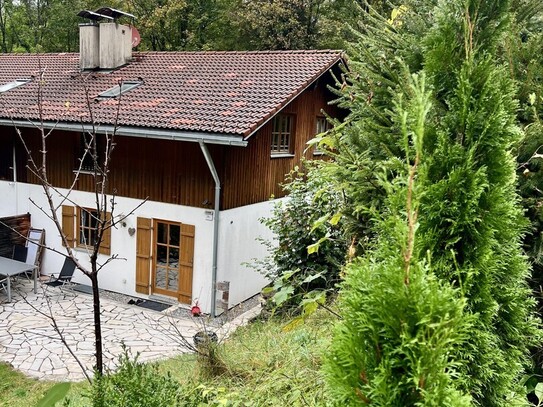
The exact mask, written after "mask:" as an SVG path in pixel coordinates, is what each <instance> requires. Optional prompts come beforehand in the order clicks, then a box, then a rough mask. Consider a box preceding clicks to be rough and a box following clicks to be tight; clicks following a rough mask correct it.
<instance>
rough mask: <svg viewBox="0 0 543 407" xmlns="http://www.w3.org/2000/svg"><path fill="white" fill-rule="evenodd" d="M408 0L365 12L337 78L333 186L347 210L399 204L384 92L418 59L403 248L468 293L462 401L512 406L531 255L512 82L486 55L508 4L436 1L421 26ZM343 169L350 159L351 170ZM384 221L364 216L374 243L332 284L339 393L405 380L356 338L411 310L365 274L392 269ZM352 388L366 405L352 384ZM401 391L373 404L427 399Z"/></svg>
mask: <svg viewBox="0 0 543 407" xmlns="http://www.w3.org/2000/svg"><path fill="white" fill-rule="evenodd" d="M429 3H431V2H429ZM416 11H417V10H413V9H404V11H403V12H404V13H405V15H404V16H401V17H399V18H400V19H399V20H396V21H395V20H394V19H390V20H389V21H388V23H387V24H382V21H383V20H382V19H379V17H377V16H372V17H370V18H368V21H369V23H370V24H369V26H368V31H367V33H365V34H364V35H363V39H364V40H368V41H369V42H368V43H364V47H365V49H362V51H361V53H362V54H363V55H364V57H365V58H364V59H358V61H357V62H355V64H353V66H354V68H355V69H354V71H355V74H354V75H351V76H350V78H351V83H350V84H349V85H348V86H344V93H345V94H346V95H347V98H345V99H344V101H346V102H345V104H347V105H350V106H351V107H352V112H353V113H352V114H351V116H350V122H348V124H347V125H346V126H345V127H343V128H340V131H341V133H342V134H340V136H339V137H338V138H337V139H336V140H335V143H334V147H335V148H337V151H338V152H337V156H336V158H337V160H338V162H339V165H338V167H339V168H340V169H339V170H338V175H339V177H340V178H342V186H347V190H348V195H349V196H350V197H351V199H352V207H351V208H348V209H350V210H351V213H353V214H354V217H355V218H356V217H357V216H358V218H359V219H360V218H362V219H363V218H364V216H366V213H367V211H365V210H364V209H365V208H368V207H369V208H372V209H373V213H374V215H373V218H375V213H377V218H378V219H387V216H390V215H391V214H394V213H397V211H398V209H397V207H396V209H395V210H391V207H392V206H391V199H390V197H389V195H390V194H391V192H394V190H391V188H389V187H388V185H389V183H392V184H393V185H395V184H397V183H398V179H403V178H402V171H401V168H403V166H405V165H406V162H407V163H410V161H409V160H407V161H406V159H405V150H404V149H402V146H403V145H404V144H403V140H402V138H401V137H398V125H397V121H395V120H394V115H393V114H392V113H391V112H392V109H391V106H390V103H391V102H390V101H391V100H394V95H395V94H402V93H406V91H405V90H406V86H407V85H406V84H407V83H408V82H407V81H406V80H405V77H402V75H401V72H402V71H401V69H400V67H401V65H402V63H404V64H406V65H407V66H408V67H409V69H410V70H411V71H412V72H417V71H419V70H422V71H423V72H424V73H425V74H426V76H427V78H428V82H430V87H431V90H432V94H431V100H432V104H433V110H432V111H431V113H430V114H429V115H428V116H427V118H426V131H425V141H424V144H423V147H422V150H421V151H422V153H421V155H422V157H423V158H424V162H425V167H424V176H422V170H421V176H420V179H418V180H417V185H418V186H417V189H418V191H419V192H418V197H419V207H418V214H419V216H418V225H417V239H416V241H415V245H414V252H413V253H414V255H413V259H414V261H415V262H417V261H421V260H420V259H424V258H427V259H429V260H428V263H426V266H425V267H426V268H425V270H426V272H425V273H424V277H423V280H428V281H432V280H433V279H434V278H437V279H439V281H440V283H439V284H440V285H439V287H440V289H441V290H445V291H446V288H447V287H448V286H447V284H451V285H452V286H453V287H457V289H456V290H455V291H454V295H457V298H458V301H460V302H464V301H465V304H466V307H465V309H464V312H465V313H466V314H467V315H468V316H469V318H474V323H473V327H472V328H471V330H470V335H469V338H468V339H467V341H466V342H464V343H462V345H461V348H455V349H456V350H455V351H452V352H451V353H449V356H450V357H451V362H452V363H453V366H454V367H456V368H457V369H454V368H453V371H452V372H450V373H451V376H450V377H454V386H455V387H454V388H455V389H457V390H458V391H460V392H461V393H462V392H464V393H469V394H470V395H471V397H472V398H473V405H477V406H485V407H486V406H489V407H490V406H504V407H505V406H511V405H514V403H516V402H518V403H520V405H522V404H523V398H524V394H523V393H524V392H523V389H522V388H521V386H520V378H521V375H522V373H523V371H524V368H525V367H526V366H527V365H528V363H529V358H528V355H529V352H528V349H529V347H530V346H531V345H533V344H534V343H535V339H536V337H537V336H538V335H539V331H538V329H537V324H536V322H535V318H534V317H533V315H532V309H533V300H532V298H531V297H530V292H529V289H528V287H527V284H526V280H527V278H528V276H529V268H528V264H527V262H526V259H525V257H524V255H523V254H522V251H521V246H520V239H521V235H522V232H523V227H524V226H525V221H524V220H523V217H522V211H521V209H520V206H519V198H518V196H517V194H516V191H515V182H516V178H515V163H514V158H513V156H512V155H511V149H512V148H513V146H514V145H515V144H516V143H518V141H519V140H520V138H521V136H522V132H521V130H520V129H519V128H518V127H517V126H516V124H515V123H516V109H517V103H516V101H515V88H514V86H513V85H514V84H513V83H512V81H511V79H510V76H509V75H508V72H507V71H506V70H505V69H504V67H503V66H501V65H500V63H499V59H498V57H497V49H498V44H499V41H500V40H501V39H502V38H503V36H504V33H505V32H506V30H507V29H508V22H509V18H510V3H509V1H505V0H496V1H471V0H451V1H447V2H445V1H442V2H439V3H437V6H436V8H435V9H434V10H433V11H432V12H431V13H430V14H429V15H431V16H432V17H431V18H432V22H431V29H430V30H428V31H427V32H426V30H423V29H421V27H423V26H427V25H428V23H421V19H420V14H418V15H417V13H416ZM396 15H398V14H396ZM397 18H398V17H397ZM379 34H380V35H379ZM355 58H356V57H355ZM346 152H347V153H346ZM346 163H347V165H346ZM411 164H412V162H411ZM370 166H371V167H370ZM382 166H386V168H387V170H388V171H387V172H386V175H385V176H383V175H380V176H376V175H375V174H376V171H375V169H374V168H380V167H382ZM341 168H345V169H347V168H350V169H351V170H352V169H355V170H356V171H354V173H353V174H352V175H351V174H349V173H348V171H343V170H342V169H341ZM368 168H371V170H369V169H368ZM377 174H378V172H377ZM359 180H362V181H364V182H361V183H359V182H358V181H359ZM384 181H386V182H384ZM408 213H409V211H408ZM366 219H367V216H366ZM382 223H383V221H379V222H377V223H376V225H377V227H370V228H367V230H364V229H362V228H361V230H362V232H365V233H367V234H368V235H369V236H370V240H371V239H375V240H376V242H377V243H376V246H375V249H374V250H372V251H370V252H369V254H368V255H367V256H366V257H364V260H360V261H359V262H358V263H357V265H356V266H352V267H350V268H349V271H348V277H347V279H346V282H345V287H344V290H343V293H342V294H341V297H342V309H343V310H344V314H345V318H346V320H345V322H344V323H342V324H341V325H340V327H339V328H338V330H337V332H336V336H335V338H334V345H333V358H331V359H330V362H329V365H328V366H329V367H328V371H329V372H330V373H329V374H330V378H331V382H332V383H333V384H334V385H335V386H336V387H338V388H340V387H341V386H340V385H339V383H340V382H342V381H343V383H344V386H343V387H341V388H342V389H343V390H344V392H343V394H344V395H348V394H350V397H352V394H353V393H355V394H356V393H357V389H358V390H359V391H361V392H364V391H365V392H366V393H368V394H374V393H378V394H385V393H390V394H394V393H395V392H396V389H397V387H398V383H404V382H410V383H412V382H413V378H412V375H411V374H410V373H409V372H410V371H409V370H408V369H406V368H405V366H402V367H401V368H400V369H397V370H391V368H390V366H389V363H388V362H387V363H385V361H386V360H387V359H385V358H384V357H382V359H381V360H380V361H379V363H376V361H375V360H376V359H375V349H374V348H373V347H372V346H370V345H369V344H372V342H371V341H368V340H367V338H365V337H364V332H372V333H374V334H383V332H385V333H386V334H385V335H384V336H383V337H380V339H381V340H383V341H385V339H386V338H390V339H389V340H390V341H393V342H394V339H396V338H395V336H394V335H398V332H397V330H392V331H387V330H386V329H385V328H383V319H384V318H385V317H384V316H381V315H379V313H380V312H384V313H385V314H386V315H388V318H389V321H393V320H395V319H398V320H402V321H403V320H405V318H406V313H407V312H408V310H409V309H410V308H409V307H408V304H404V303H402V304H401V307H400V306H398V303H394V301H393V300H392V298H394V296H393V295H392V294H393V293H395V290H394V288H393V287H392V285H393V279H392V278H389V279H386V280H385V281H383V280H382V279H381V278H380V277H379V276H377V275H376V274H379V273H380V274H383V275H387V276H389V277H392V276H393V275H394V273H393V272H391V271H390V266H389V261H388V260H387V259H389V258H388V257H386V256H385V255H383V253H382V252H385V253H387V249H386V245H385V244H384V243H383V239H388V240H390V239H391V238H390V235H389V234H387V233H385V232H387V231H388V230H386V229H385V230H383V228H382V227H381V226H379V225H381V224H382ZM393 247H396V248H397V247H398V245H397V243H396V245H393ZM415 264H419V263H415ZM417 267H418V268H419V269H420V268H422V266H421V265H419V266H417ZM417 267H414V269H417ZM389 280H390V282H389ZM389 284H390V285H389ZM374 286H375V287H374ZM449 288H450V287H449ZM379 290H381V291H383V292H384V293H385V294H383V296H382V298H381V299H380V301H381V302H378V301H375V302H373V303H372V305H373V306H374V307H376V309H375V310H372V309H371V307H369V306H368V301H373V300H372V299H373V298H374V296H375V295H377V294H375V293H374V292H376V291H379ZM443 298H444V300H447V299H448V297H447V296H444V297H443ZM389 299H390V301H389ZM394 309H396V314H394V313H393V312H392V311H393V310H394ZM411 311H412V310H411ZM349 314H354V316H356V318H355V317H353V318H351V316H350V315H349ZM428 321H429V320H427V321H426V322H428ZM457 322H459V321H457ZM422 326H423V325H420V328H422ZM451 329H452V328H451ZM385 342H386V341H385ZM415 343H416V342H415ZM400 349H403V348H401V347H400ZM393 360H395V359H393ZM414 363H415V364H417V365H420V366H425V365H426V364H427V360H425V359H424V358H419V359H417V361H415V362H414ZM394 366H395V365H394ZM341 371H343V373H341ZM389 371H390V375H397V376H398V377H397V379H396V380H398V383H395V382H390V381H386V380H383V379H382V378H381V376H380V375H381V374H382V373H383V372H389ZM446 372H447V373H449V369H446ZM372 373H373V375H371V376H370V374H372ZM342 374H343V376H342ZM387 377H388V376H387ZM342 378H343V379H344V380H343V379H342ZM415 387H416V386H415ZM413 391H415V392H420V389H418V388H416V389H415V390H413ZM421 394H422V393H421ZM365 397H368V396H365ZM368 399H369V400H371V398H369V397H368ZM352 400H358V402H359V403H360V404H369V403H368V402H365V401H364V400H363V399H362V398H360V397H358V399H356V398H353V399H352ZM406 400H407V399H399V398H397V399H391V400H389V401H388V403H389V404H387V403H384V402H383V403H381V402H378V403H375V402H373V401H374V400H372V403H371V405H383V406H385V405H388V406H395V405H397V406H400V405H402V406H403V405H405V406H410V405H433V404H424V403H427V401H426V399H424V401H422V400H423V399H422V398H419V399H417V398H414V399H409V400H407V401H406ZM461 400H463V401H465V399H463V398H462V399H461ZM402 403H403V404H402ZM451 403H452V402H451ZM435 405H440V404H435ZM441 405H447V404H441ZM448 405H456V404H448Z"/></svg>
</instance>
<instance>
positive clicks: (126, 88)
mask: <svg viewBox="0 0 543 407" xmlns="http://www.w3.org/2000/svg"><path fill="white" fill-rule="evenodd" d="M142 83H143V82H142V81H123V82H121V84H120V85H117V86H114V87H112V88H109V89H108V90H106V91H105V92H102V93H100V94H99V95H98V99H111V98H116V97H117V96H119V95H122V94H124V93H127V92H130V91H131V90H133V89H136V88H137V87H138V86H140V85H141V84H142Z"/></svg>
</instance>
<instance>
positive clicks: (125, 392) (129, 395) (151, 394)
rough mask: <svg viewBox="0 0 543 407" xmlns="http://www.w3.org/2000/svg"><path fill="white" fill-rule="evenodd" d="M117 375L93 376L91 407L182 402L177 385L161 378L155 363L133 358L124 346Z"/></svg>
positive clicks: (138, 406) (159, 405)
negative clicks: (142, 361)
mask: <svg viewBox="0 0 543 407" xmlns="http://www.w3.org/2000/svg"><path fill="white" fill-rule="evenodd" d="M119 365H120V366H119V370H118V371H117V372H116V373H111V374H105V375H103V376H100V375H96V377H95V379H94V381H93V384H92V387H91V390H90V394H89V395H88V396H89V397H90V398H91V400H92V404H93V407H173V406H181V405H184V404H182V403H181V389H180V386H179V383H178V382H177V381H175V380H174V379H172V377H171V376H170V374H169V373H168V374H166V375H162V374H160V373H159V371H158V367H157V365H156V364H147V363H141V362H139V361H138V355H136V357H134V358H132V357H131V353H130V351H128V350H127V349H126V347H124V345H123V353H122V354H121V356H119Z"/></svg>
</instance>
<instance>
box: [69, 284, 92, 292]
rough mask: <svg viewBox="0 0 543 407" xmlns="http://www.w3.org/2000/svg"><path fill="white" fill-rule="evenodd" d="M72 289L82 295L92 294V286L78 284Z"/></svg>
mask: <svg viewBox="0 0 543 407" xmlns="http://www.w3.org/2000/svg"><path fill="white" fill-rule="evenodd" d="M72 289H73V290H74V291H77V292H80V293H85V294H92V287H91V286H90V285H85V284H76V285H74V286H73V288H72Z"/></svg>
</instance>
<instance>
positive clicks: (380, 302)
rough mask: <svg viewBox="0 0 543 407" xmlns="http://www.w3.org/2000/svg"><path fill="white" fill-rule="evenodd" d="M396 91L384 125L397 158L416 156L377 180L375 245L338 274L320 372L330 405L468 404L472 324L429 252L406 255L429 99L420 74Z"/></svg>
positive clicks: (410, 250) (413, 238)
mask: <svg viewBox="0 0 543 407" xmlns="http://www.w3.org/2000/svg"><path fill="white" fill-rule="evenodd" d="M410 82H411V81H410ZM405 88H406V91H405V93H404V94H399V95H398V96H397V98H396V102H395V104H394V109H393V112H391V118H392V120H393V121H394V122H395V123H397V125H398V127H399V128H400V129H401V133H400V134H399V136H400V139H401V141H403V142H404V145H405V150H404V151H405V153H406V154H407V155H408V157H409V154H410V151H412V150H415V153H414V154H415V157H414V158H412V159H411V160H408V161H407V163H406V166H407V167H408V169H403V170H401V169H398V175H397V176H396V177H394V178H393V179H392V180H388V179H387V177H380V182H381V183H382V187H383V188H384V189H385V190H386V191H387V198H386V199H385V201H384V210H383V212H384V213H383V215H382V216H381V217H380V218H379V219H378V220H377V222H376V224H375V228H376V229H377V230H378V238H377V242H376V243H375V248H374V249H373V250H371V251H369V252H368V253H367V254H366V255H365V256H364V257H362V258H359V259H358V260H356V261H355V262H353V263H352V264H351V265H350V266H349V267H348V269H347V270H346V278H345V283H344V284H343V286H342V292H341V295H340V304H339V308H340V309H341V311H342V315H343V320H342V321H341V322H339V323H338V324H337V326H336V330H335V335H334V340H333V343H332V346H331V351H330V353H329V356H328V364H327V365H326V371H327V373H328V378H329V385H330V388H331V391H333V392H334V393H335V394H336V397H337V401H338V405H339V404H342V403H345V404H348V405H377V406H415V405H416V406H469V405H471V398H470V396H469V394H468V392H467V391H466V389H465V388H464V389H463V388H462V385H463V384H464V382H463V381H464V380H465V378H464V377H462V375H460V374H459V370H460V368H461V367H462V364H463V363H465V362H466V361H465V360H464V361H463V360H462V355H461V352H463V351H465V348H466V340H467V336H468V331H469V329H470V328H471V324H472V322H473V321H472V318H471V317H469V316H467V315H465V314H464V308H465V306H466V301H465V300H464V299H463V298H462V292H461V290H459V289H457V288H454V287H453V285H452V284H450V283H449V282H447V281H441V280H439V279H438V278H437V277H436V275H435V274H434V270H433V266H432V258H431V254H430V253H428V255H427V258H426V256H425V255H424V253H420V252H418V251H416V250H414V248H415V246H416V245H417V241H418V238H417V235H416V233H415V232H416V229H417V224H416V219H417V215H418V209H419V201H420V198H421V195H423V194H424V192H425V190H424V189H423V188H421V187H420V186H417V185H418V184H419V183H420V184H422V185H423V184H424V179H425V177H426V176H427V174H426V166H425V165H424V164H423V162H421V159H422V160H423V159H424V157H422V158H421V153H422V146H423V143H424V142H423V139H424V136H425V121H426V115H427V114H428V112H429V111H430V103H429V95H430V92H428V91H427V89H426V88H425V84H424V77H423V76H422V77H420V78H419V77H417V76H413V79H412V85H411V86H406V87H405ZM410 99H412V100H410ZM408 143H410V144H411V146H410V147H408ZM415 179H416V183H417V185H416V184H415Z"/></svg>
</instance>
